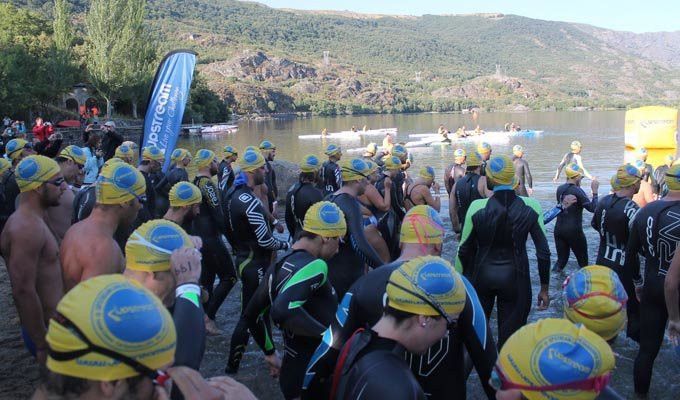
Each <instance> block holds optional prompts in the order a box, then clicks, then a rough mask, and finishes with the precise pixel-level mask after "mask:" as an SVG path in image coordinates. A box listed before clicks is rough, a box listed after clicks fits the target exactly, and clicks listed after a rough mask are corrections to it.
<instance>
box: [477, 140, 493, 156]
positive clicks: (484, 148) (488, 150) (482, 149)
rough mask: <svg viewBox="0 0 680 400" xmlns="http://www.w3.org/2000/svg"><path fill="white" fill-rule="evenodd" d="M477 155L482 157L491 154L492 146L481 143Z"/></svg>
mask: <svg viewBox="0 0 680 400" xmlns="http://www.w3.org/2000/svg"><path fill="white" fill-rule="evenodd" d="M477 153H479V154H482V155H484V154H489V153H491V145H490V144H488V143H487V142H479V144H478V145H477Z"/></svg>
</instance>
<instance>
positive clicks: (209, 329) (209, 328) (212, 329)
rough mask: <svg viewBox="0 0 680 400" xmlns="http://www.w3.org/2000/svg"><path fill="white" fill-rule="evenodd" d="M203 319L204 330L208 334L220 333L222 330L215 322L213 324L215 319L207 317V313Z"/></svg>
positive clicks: (215, 334)
mask: <svg viewBox="0 0 680 400" xmlns="http://www.w3.org/2000/svg"><path fill="white" fill-rule="evenodd" d="M203 319H204V321H205V332H206V333H207V334H208V335H209V336H217V335H221V334H222V331H221V330H220V329H219V328H218V327H217V324H215V320H212V319H210V318H208V316H207V315H206V316H205V317H204V318H203Z"/></svg>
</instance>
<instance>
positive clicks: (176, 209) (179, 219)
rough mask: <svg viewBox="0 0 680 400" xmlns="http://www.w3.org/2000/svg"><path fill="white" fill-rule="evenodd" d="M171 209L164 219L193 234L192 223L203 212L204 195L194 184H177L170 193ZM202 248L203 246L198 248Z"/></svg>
mask: <svg viewBox="0 0 680 400" xmlns="http://www.w3.org/2000/svg"><path fill="white" fill-rule="evenodd" d="M168 197H169V200H170V208H168V212H166V213H165V215H164V216H163V219H166V220H168V221H172V222H174V223H176V224H177V225H179V226H181V227H182V229H184V231H185V232H187V233H191V232H192V228H193V227H192V222H193V220H194V218H196V216H197V215H199V214H200V212H201V204H202V203H203V194H201V189H199V188H198V186H196V185H194V184H193V183H189V182H177V183H176V184H175V186H173V187H172V189H170V193H168ZM187 228H188V229H187ZM197 247H202V246H197Z"/></svg>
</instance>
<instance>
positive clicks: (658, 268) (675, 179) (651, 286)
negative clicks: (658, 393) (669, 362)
mask: <svg viewBox="0 0 680 400" xmlns="http://www.w3.org/2000/svg"><path fill="white" fill-rule="evenodd" d="M666 185H668V189H669V191H668V195H666V197H664V198H663V199H661V200H658V201H655V202H653V203H650V204H648V205H647V206H646V207H644V208H642V209H640V211H638V213H637V215H636V216H635V219H634V220H633V224H632V226H631V228H630V236H629V239H628V244H627V246H626V264H625V267H624V269H625V270H628V271H631V273H632V281H633V283H634V285H635V294H636V296H637V297H638V299H639V300H640V327H641V329H640V350H639V352H638V355H637V357H636V358H635V364H634V367H633V382H634V386H635V393H636V394H637V395H639V396H645V395H646V394H647V392H648V391H649V386H650V382H651V379H652V369H653V367H654V360H655V359H656V356H657V355H658V353H659V349H660V347H661V343H662V342H663V338H664V330H665V327H666V320H667V319H668V313H667V309H666V303H665V298H664V279H665V277H666V272H667V271H668V268H669V266H670V263H671V260H672V259H673V256H674V254H675V252H676V247H677V245H678V244H680V240H678V238H680V225H679V224H678V215H680V165H674V166H672V167H671V168H670V169H669V170H668V172H667V173H666ZM638 253H640V254H642V255H643V257H644V258H645V271H644V278H643V277H642V276H641V274H640V261H639V258H638Z"/></svg>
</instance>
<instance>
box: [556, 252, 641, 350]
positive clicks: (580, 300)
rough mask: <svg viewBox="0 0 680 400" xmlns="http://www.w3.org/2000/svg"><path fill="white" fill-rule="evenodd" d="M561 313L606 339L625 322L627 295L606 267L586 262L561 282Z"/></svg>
mask: <svg viewBox="0 0 680 400" xmlns="http://www.w3.org/2000/svg"><path fill="white" fill-rule="evenodd" d="M564 299H565V301H564V315H565V317H567V318H568V319H569V320H570V321H572V322H574V323H581V324H583V325H585V326H586V328H588V329H590V330H591V331H593V332H595V333H597V334H598V335H600V336H602V337H603V338H604V340H609V339H611V338H613V337H615V336H616V335H618V334H619V332H620V331H621V329H623V327H624V326H625V324H626V308H625V306H626V302H627V301H628V295H627V294H626V290H625V289H624V288H623V284H621V281H620V280H619V277H618V275H616V273H615V272H614V271H613V270H611V269H610V268H607V267H603V266H600V265H590V266H588V267H584V268H581V269H580V270H578V271H576V272H574V273H573V274H572V275H571V276H570V277H569V278H567V280H566V281H565V282H564Z"/></svg>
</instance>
